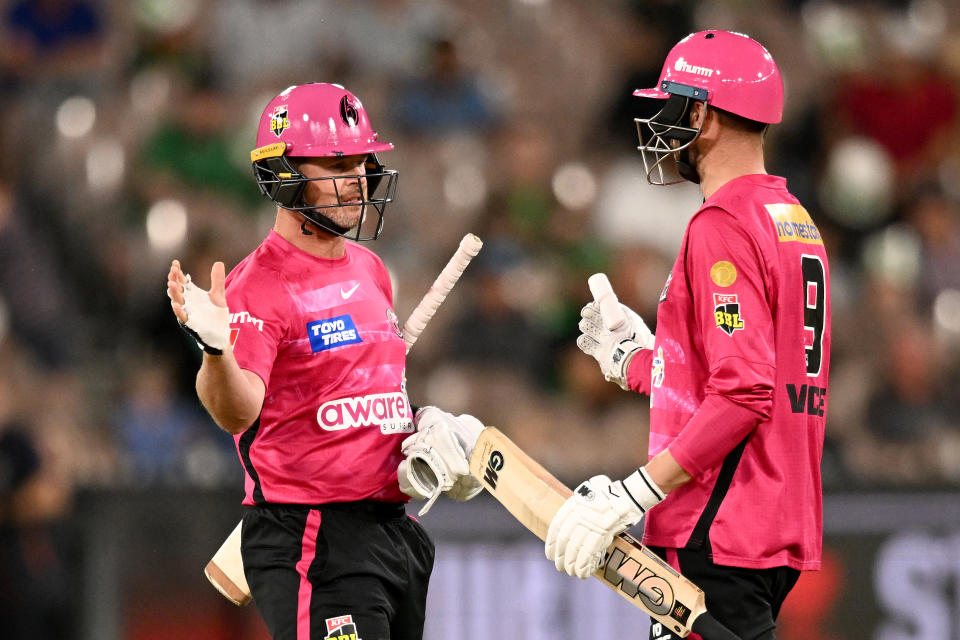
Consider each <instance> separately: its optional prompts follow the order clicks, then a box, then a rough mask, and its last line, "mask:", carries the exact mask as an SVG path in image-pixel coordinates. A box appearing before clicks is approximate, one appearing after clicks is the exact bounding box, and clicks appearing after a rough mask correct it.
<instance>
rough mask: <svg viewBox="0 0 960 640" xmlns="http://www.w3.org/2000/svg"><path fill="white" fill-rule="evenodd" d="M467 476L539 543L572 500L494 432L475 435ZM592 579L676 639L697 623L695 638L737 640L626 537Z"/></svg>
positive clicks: (677, 578)
mask: <svg viewBox="0 0 960 640" xmlns="http://www.w3.org/2000/svg"><path fill="white" fill-rule="evenodd" d="M470 473H471V474H472V475H473V476H474V477H475V478H477V480H479V481H480V482H481V483H482V484H483V486H484V488H486V489H487V491H489V492H490V494H491V495H492V496H493V497H494V498H496V499H497V501H498V502H500V504H502V505H503V506H504V507H505V508H506V509H507V511H509V512H510V513H511V514H512V515H513V516H514V517H515V518H516V519H517V520H519V521H520V523H521V524H523V526H524V527H526V528H527V529H529V530H530V531H531V532H532V533H534V534H535V535H536V536H537V537H538V538H540V539H541V540H545V539H546V537H547V530H548V529H549V527H550V521H551V520H552V519H553V516H554V515H556V513H557V511H558V510H559V509H560V507H561V506H562V505H563V503H564V501H566V499H567V498H568V497H569V496H570V495H571V494H572V492H571V491H570V489H569V488H567V487H566V486H565V485H564V484H563V483H562V482H560V481H559V480H557V479H556V478H555V477H553V475H551V474H550V472H549V471H547V470H546V469H544V468H543V467H542V466H541V465H540V464H539V463H537V462H536V461H535V460H534V459H533V458H531V457H530V456H528V455H527V454H526V453H524V452H523V450H521V449H520V448H519V447H518V446H517V445H516V444H514V443H513V441H511V440H510V439H509V438H508V437H507V436H505V435H504V434H503V433H502V432H500V431H499V430H498V429H496V428H495V427H487V428H486V429H484V430H483V431H482V432H481V434H480V438H479V439H478V440H477V444H476V446H475V447H474V449H473V453H472V454H471V456H470ZM593 576H594V577H595V578H597V579H598V580H600V581H601V582H603V583H604V584H606V585H607V587H609V588H610V589H613V590H614V591H615V592H616V593H617V594H619V595H620V596H622V597H623V598H625V599H626V600H628V601H629V602H630V603H631V604H633V605H634V606H636V607H639V608H640V609H643V610H644V611H645V612H646V613H647V614H649V615H650V616H651V617H652V618H654V619H655V620H657V621H658V622H660V623H661V624H664V625H666V626H667V627H668V628H669V629H671V630H672V631H673V632H674V633H676V634H677V635H678V636H680V637H681V638H685V637H687V636H688V635H689V634H690V632H691V631H692V630H693V626H694V625H695V624H697V621H698V620H701V618H702V622H701V623H700V624H697V627H698V628H697V632H698V633H699V632H700V631H701V628H703V630H704V631H706V632H707V633H705V634H704V638H705V640H729V639H735V638H736V637H737V636H735V635H733V634H732V633H730V632H729V630H727V629H726V628H725V627H723V625H720V623H718V622H716V620H714V619H713V617H712V616H710V614H709V613H708V612H707V607H706V603H705V600H704V595H703V591H702V590H701V589H700V588H699V587H697V586H696V585H695V584H693V583H692V582H690V580H688V579H686V578H685V577H683V576H682V575H681V574H679V573H677V571H675V570H674V569H673V568H672V567H670V565H668V564H667V563H666V562H664V561H663V560H661V559H660V557H659V556H657V555H656V554H655V553H653V552H652V551H650V550H649V549H647V548H646V547H644V546H643V545H642V544H641V543H640V542H639V541H638V540H637V539H636V538H634V537H633V536H631V535H629V534H627V533H621V534H620V535H618V536H616V537H615V538H614V539H613V544H611V545H610V547H609V548H608V549H607V552H606V555H605V557H604V561H603V564H602V565H601V567H600V568H599V569H598V570H597V571H596V572H595V573H594V574H593ZM707 622H709V624H704V623H707ZM726 634H729V635H726Z"/></svg>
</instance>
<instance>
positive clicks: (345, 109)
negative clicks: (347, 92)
mask: <svg viewBox="0 0 960 640" xmlns="http://www.w3.org/2000/svg"><path fill="white" fill-rule="evenodd" d="M340 119H341V120H343V122H344V124H346V125H347V126H348V127H355V126H357V122H358V121H359V120H360V113H359V112H358V110H357V105H356V104H355V103H354V102H353V101H352V100H350V96H343V98H341V99H340Z"/></svg>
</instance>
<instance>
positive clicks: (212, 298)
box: [167, 260, 230, 355]
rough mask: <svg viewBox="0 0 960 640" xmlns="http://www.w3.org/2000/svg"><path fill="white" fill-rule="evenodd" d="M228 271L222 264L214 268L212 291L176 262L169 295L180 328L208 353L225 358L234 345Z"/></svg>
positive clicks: (211, 278) (217, 263)
mask: <svg viewBox="0 0 960 640" xmlns="http://www.w3.org/2000/svg"><path fill="white" fill-rule="evenodd" d="M225 271H226V270H225V268H224V265H223V263H222V262H215V263H213V267H212V268H211V269H210V291H205V290H203V289H201V288H200V287H198V286H197V285H195V284H194V283H193V281H192V280H191V278H190V275H189V274H185V273H184V272H183V269H182V268H181V267H180V261H179V260H174V261H173V262H172V263H171V264H170V271H169V272H168V273H167V296H168V297H169V298H170V306H171V308H172V309H173V314H174V315H175V316H176V317H177V321H178V322H179V323H180V326H181V327H182V328H183V330H184V331H186V332H187V333H188V334H190V335H191V336H192V337H193V338H194V339H195V340H196V341H197V344H198V345H199V346H200V348H201V349H203V350H204V351H205V352H206V353H209V354H211V355H221V354H223V351H224V349H226V348H227V347H228V345H229V343H230V311H229V310H228V309H227V294H226V289H225V280H226V275H225Z"/></svg>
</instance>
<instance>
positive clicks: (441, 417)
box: [397, 407, 485, 515]
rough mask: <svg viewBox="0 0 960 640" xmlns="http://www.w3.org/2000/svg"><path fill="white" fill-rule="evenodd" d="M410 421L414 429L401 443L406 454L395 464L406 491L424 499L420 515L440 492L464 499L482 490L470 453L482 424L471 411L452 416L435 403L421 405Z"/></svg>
mask: <svg viewBox="0 0 960 640" xmlns="http://www.w3.org/2000/svg"><path fill="white" fill-rule="evenodd" d="M413 421H414V424H415V425H416V426H417V433H415V434H414V435H412V436H410V437H408V438H406V439H405V440H404V441H403V444H402V445H401V451H402V452H403V454H404V455H405V456H406V458H405V459H404V460H403V461H402V462H401V463H400V466H399V467H397V479H398V481H399V483H400V490H401V491H403V492H404V493H405V494H407V495H408V496H410V497H412V498H416V499H420V500H427V504H425V505H424V507H423V508H422V509H421V510H420V515H423V514H425V513H426V512H427V511H429V510H430V507H432V506H433V503H434V502H436V500H437V498H438V497H439V496H440V494H441V493H446V494H447V495H448V496H450V497H451V498H454V499H455V500H460V501H465V500H469V499H470V498H472V497H474V496H475V495H477V494H478V493H480V492H481V491H483V486H482V485H481V484H480V482H479V481H477V480H476V479H475V478H474V477H473V476H471V475H470V454H471V453H472V452H473V447H474V445H475V444H476V442H477V438H478V437H479V436H480V432H481V431H483V429H484V428H485V427H484V426H483V424H482V423H481V422H480V421H479V420H477V419H476V418H474V417H473V416H471V415H467V414H462V415H460V416H456V417H454V416H453V415H451V414H449V413H447V412H446V411H441V410H440V409H438V408H437V407H424V408H422V409H420V410H419V411H417V415H416V416H414V419H413Z"/></svg>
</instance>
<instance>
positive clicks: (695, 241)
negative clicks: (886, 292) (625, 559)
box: [628, 175, 830, 570]
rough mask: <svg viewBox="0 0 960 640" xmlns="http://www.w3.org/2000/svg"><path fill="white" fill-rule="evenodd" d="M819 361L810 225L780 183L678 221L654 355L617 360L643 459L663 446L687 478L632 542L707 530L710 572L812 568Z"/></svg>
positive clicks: (823, 337)
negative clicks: (646, 406)
mask: <svg viewBox="0 0 960 640" xmlns="http://www.w3.org/2000/svg"><path fill="white" fill-rule="evenodd" d="M829 353H830V292H829V276H828V267H827V256H826V252H825V251H824V247H823V241H822V239H821V237H820V233H819V231H818V230H817V227H816V226H815V225H814V224H813V222H812V221H811V219H810V216H809V215H808V214H807V212H806V210H804V208H803V207H802V206H801V205H800V203H799V202H798V201H797V200H796V198H794V197H793V196H792V195H791V194H790V193H789V192H788V191H787V188H786V181H785V180H784V179H783V178H778V177H775V176H767V175H749V176H743V177H740V178H737V179H735V180H732V181H730V182H728V183H727V184H726V185H724V186H723V187H721V188H720V189H719V190H718V191H717V192H716V193H714V194H713V195H712V196H711V197H710V198H709V199H708V200H707V201H706V202H705V203H704V204H703V206H702V207H701V208H700V210H699V211H697V213H696V214H695V215H694V216H693V218H692V219H691V220H690V223H689V224H688V226H687V230H686V234H685V237H684V239H683V244H682V247H681V250H680V255H679V256H678V257H677V261H676V263H675V264H674V266H673V269H672V271H671V273H670V277H669V278H668V280H667V284H666V286H665V287H664V289H663V293H662V294H661V296H660V305H659V309H658V311H657V330H656V342H655V344H654V347H653V349H652V350H645V351H642V352H640V353H639V354H637V356H636V357H635V358H634V359H633V361H632V362H631V363H630V370H629V372H628V383H629V384H630V386H631V388H633V389H635V390H637V391H640V392H642V393H649V394H650V451H649V453H650V456H651V457H652V456H654V455H656V454H657V453H659V452H660V451H662V450H663V449H665V448H669V449H670V453H671V454H672V455H673V457H674V458H675V459H676V460H677V462H678V463H680V465H681V466H682V467H683V468H684V469H685V470H686V471H688V472H689V473H690V474H691V475H692V476H693V480H692V481H690V482H689V483H687V484H686V485H684V486H682V487H680V488H679V489H677V490H675V491H673V492H672V493H670V494H669V495H668V496H667V499H666V500H664V501H663V502H662V503H661V504H660V505H658V506H657V507H655V508H654V509H652V510H651V511H650V512H649V513H648V514H647V519H646V525H645V531H644V542H645V543H646V544H650V545H654V546H663V547H674V548H682V547H685V546H687V545H688V544H689V543H693V544H697V543H703V542H704V536H705V534H706V532H707V530H708V529H709V542H710V545H711V548H712V552H713V559H714V561H715V562H716V563H717V564H723V565H730V566H738V567H747V568H768V567H775V566H783V565H786V566H790V567H793V568H795V569H800V570H805V569H817V568H819V566H820V547H821V538H822V528H823V525H822V494H821V486H820V458H821V454H822V450H823V431H824V420H825V414H826V405H827V377H828V372H829ZM741 445H742V446H741Z"/></svg>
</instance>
